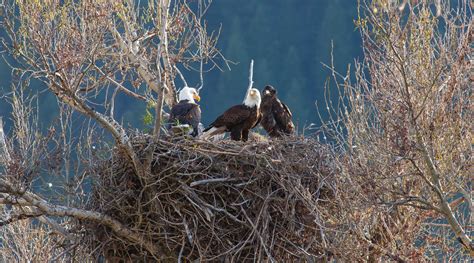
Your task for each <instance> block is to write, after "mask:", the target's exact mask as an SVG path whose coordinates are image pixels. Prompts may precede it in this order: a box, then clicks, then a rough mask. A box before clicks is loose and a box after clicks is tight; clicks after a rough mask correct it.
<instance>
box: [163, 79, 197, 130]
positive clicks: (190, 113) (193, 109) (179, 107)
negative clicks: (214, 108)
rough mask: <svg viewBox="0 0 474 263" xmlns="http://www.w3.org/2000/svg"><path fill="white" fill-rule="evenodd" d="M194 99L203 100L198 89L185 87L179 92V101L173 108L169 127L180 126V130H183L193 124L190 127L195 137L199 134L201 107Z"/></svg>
mask: <svg viewBox="0 0 474 263" xmlns="http://www.w3.org/2000/svg"><path fill="white" fill-rule="evenodd" d="M194 100H197V101H200V100H201V97H199V95H198V92H197V91H196V89H194V88H189V87H184V88H183V89H182V90H181V91H180V92H179V102H178V104H176V105H174V106H173V108H171V114H170V117H169V120H168V123H169V125H168V129H173V128H174V127H178V128H180V130H183V129H184V128H186V127H185V126H188V127H189V126H191V128H192V129H189V130H190V134H191V135H192V136H193V137H196V136H197V135H198V127H199V122H200V121H201V109H200V108H199V105H198V104H196V102H195V101H194ZM191 130H192V131H191Z"/></svg>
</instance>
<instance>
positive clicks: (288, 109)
mask: <svg viewBox="0 0 474 263" xmlns="http://www.w3.org/2000/svg"><path fill="white" fill-rule="evenodd" d="M280 103H281V105H283V108H284V109H285V111H286V112H287V113H288V115H290V118H291V117H293V114H291V111H290V108H288V106H286V104H285V103H283V102H281V101H280Z"/></svg>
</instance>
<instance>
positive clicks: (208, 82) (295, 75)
mask: <svg viewBox="0 0 474 263" xmlns="http://www.w3.org/2000/svg"><path fill="white" fill-rule="evenodd" d="M356 12H357V10H356V2H354V1H348V0H333V1H326V0H300V1H294V0H279V1H274V0H247V1H235V0H219V1H214V2H213V4H212V6H211V8H210V9H209V11H208V14H207V20H208V24H209V25H208V27H209V28H210V29H218V28H219V26H220V25H222V32H221V37H220V39H219V44H218V46H219V47H220V49H221V50H222V53H223V54H224V55H225V56H226V57H227V59H229V60H232V61H234V62H236V64H235V65H231V71H228V70H227V71H224V72H221V71H219V70H214V71H212V72H210V73H207V74H206V75H205V87H204V89H203V90H202V94H201V95H202V101H201V105H202V106H201V107H202V109H203V122H204V124H205V125H207V124H208V123H209V122H210V121H212V120H213V119H214V118H215V117H216V116H217V115H218V114H220V113H221V112H222V111H223V110H225V109H226V108H227V107H229V106H231V105H233V104H237V103H240V102H241V101H242V100H243V97H244V94H245V88H246V87H247V85H248V66H249V62H250V59H251V58H253V59H254V60H255V70H254V80H255V84H256V87H258V88H259V89H262V88H263V87H264V86H265V85H266V84H271V85H273V86H275V87H276V88H277V89H278V90H279V94H280V97H281V98H282V100H283V101H285V102H286V103H287V104H288V105H289V106H290V108H291V109H292V111H293V114H294V117H295V121H296V122H297V123H298V124H299V126H300V127H301V126H303V125H305V124H309V123H312V122H316V123H317V121H318V120H317V118H316V115H315V111H316V109H315V105H314V102H315V101H316V100H321V99H322V95H323V85H324V81H325V79H326V77H327V76H328V72H327V70H324V68H323V67H322V65H321V63H320V62H325V63H327V62H329V60H330V59H329V55H330V49H331V40H332V41H333V42H334V54H335V63H336V66H337V67H338V69H339V70H341V71H345V68H346V65H347V64H348V63H351V62H352V61H353V58H355V57H359V56H361V48H360V39H359V35H358V32H356V31H354V25H353V19H354V17H355V16H356ZM187 78H188V82H189V84H190V85H194V84H196V83H199V76H198V75H197V74H196V73H190V72H188V74H187ZM9 83H10V70H9V68H8V67H7V65H5V63H4V62H3V61H2V62H1V63H0V87H1V89H2V92H5V90H8V89H9V85H10V84H9ZM176 83H177V84H178V86H180V85H181V82H180V81H179V80H177V82H176ZM33 84H35V85H39V84H38V83H33ZM43 98H44V97H43ZM117 99H118V101H117V105H121V106H120V107H117V108H116V116H121V117H122V118H123V119H124V121H126V122H130V124H131V125H132V126H140V125H142V123H141V120H140V119H141V116H142V115H143V114H144V112H145V105H140V104H137V103H135V101H132V100H130V99H129V98H127V97H125V96H122V97H118V98H117ZM41 103H42V104H44V105H40V106H42V107H43V106H45V105H50V106H48V107H46V108H42V111H41V112H42V115H43V116H42V117H43V118H45V120H48V121H49V120H50V119H49V118H48V116H49V115H50V113H51V111H52V110H55V99H54V98H53V97H50V98H49V100H48V101H42V102H41ZM7 113H8V108H7V106H6V105H4V104H2V105H0V115H7ZM47 115H48V116H47ZM137 115H139V116H140V118H136V116H137Z"/></svg>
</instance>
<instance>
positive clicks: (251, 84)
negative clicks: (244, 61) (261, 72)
mask: <svg viewBox="0 0 474 263" xmlns="http://www.w3.org/2000/svg"><path fill="white" fill-rule="evenodd" d="M249 71H250V72H249V87H248V88H247V93H245V98H247V96H248V95H249V92H250V89H251V88H252V87H253V59H252V60H250V70H249ZM245 98H244V102H245Z"/></svg>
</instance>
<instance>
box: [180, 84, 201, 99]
mask: <svg viewBox="0 0 474 263" xmlns="http://www.w3.org/2000/svg"><path fill="white" fill-rule="evenodd" d="M182 100H188V101H189V102H191V103H195V102H194V100H197V101H200V100H201V97H199V94H198V92H197V90H196V89H195V88H190V87H184V88H183V89H182V90H181V91H180V92H179V101H182Z"/></svg>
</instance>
